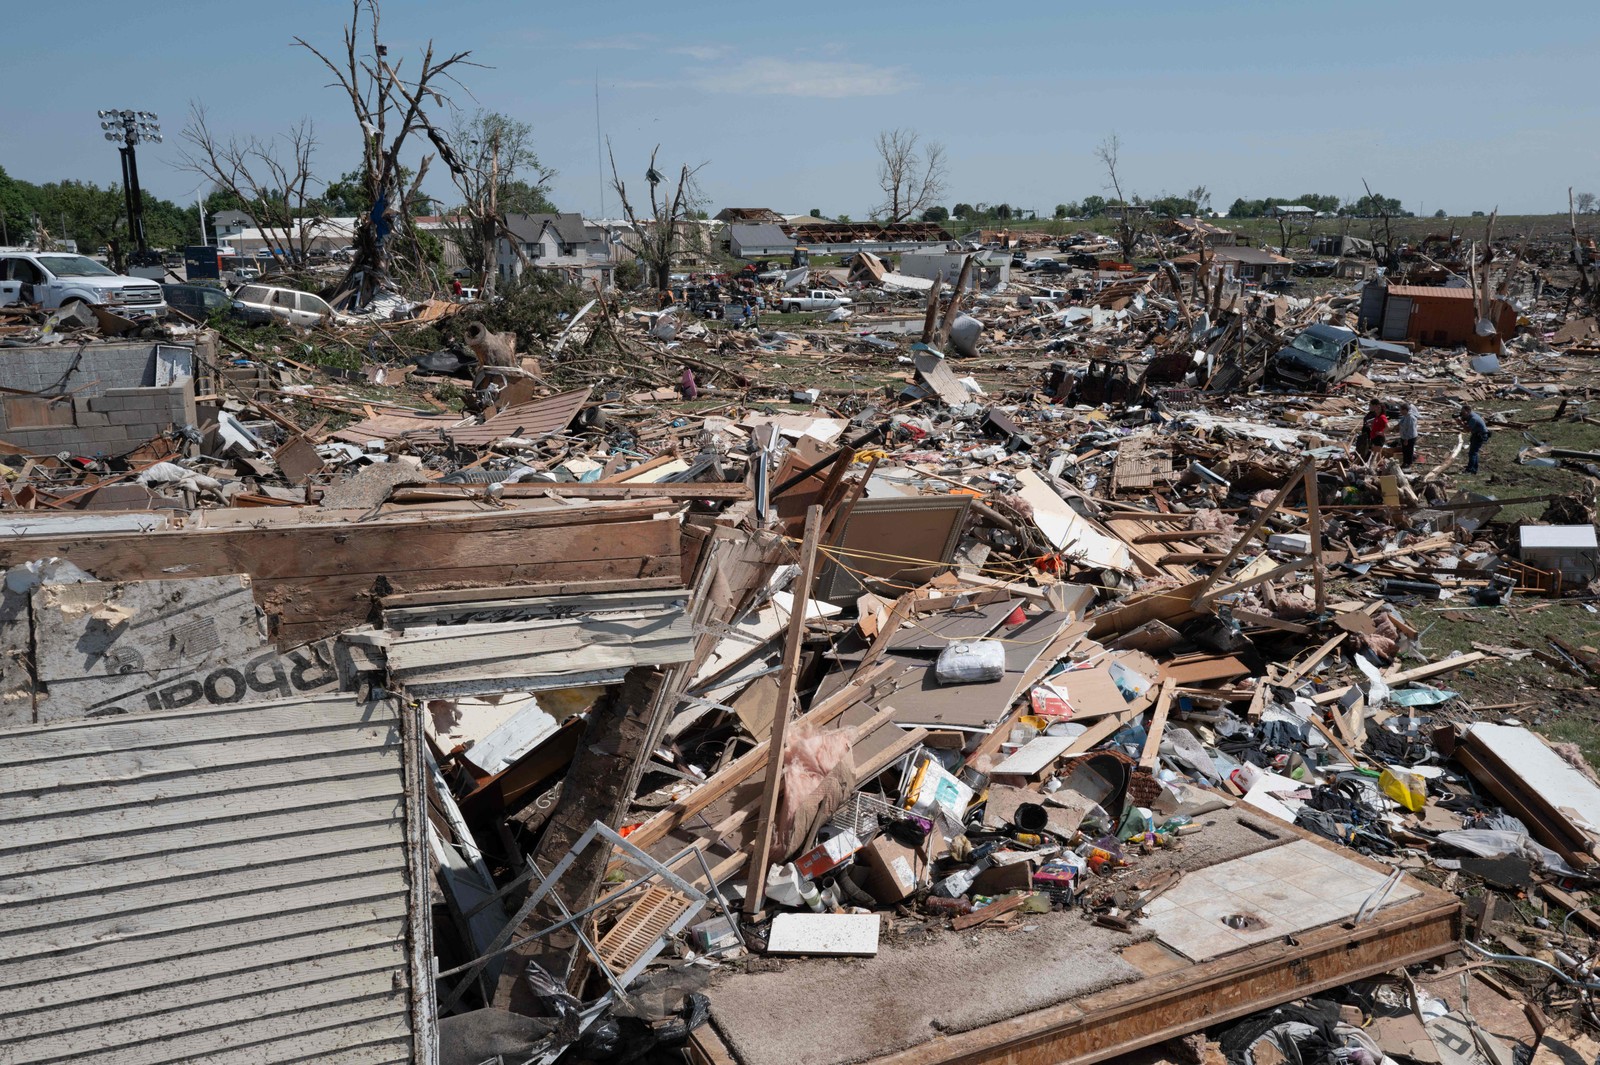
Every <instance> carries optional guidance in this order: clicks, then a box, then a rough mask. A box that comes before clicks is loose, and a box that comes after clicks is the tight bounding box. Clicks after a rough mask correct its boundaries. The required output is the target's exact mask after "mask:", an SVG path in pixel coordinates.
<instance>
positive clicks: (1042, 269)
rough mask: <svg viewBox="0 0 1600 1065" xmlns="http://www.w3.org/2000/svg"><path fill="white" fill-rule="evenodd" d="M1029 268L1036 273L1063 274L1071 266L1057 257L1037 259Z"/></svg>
mask: <svg viewBox="0 0 1600 1065" xmlns="http://www.w3.org/2000/svg"><path fill="white" fill-rule="evenodd" d="M1030 269H1032V270H1033V272H1034V273H1036V274H1064V273H1067V272H1068V271H1070V270H1071V269H1072V267H1070V266H1068V265H1067V264H1066V263H1064V262H1062V261H1061V260H1059V259H1037V260H1035V261H1034V264H1033V266H1032V267H1031V268H1030Z"/></svg>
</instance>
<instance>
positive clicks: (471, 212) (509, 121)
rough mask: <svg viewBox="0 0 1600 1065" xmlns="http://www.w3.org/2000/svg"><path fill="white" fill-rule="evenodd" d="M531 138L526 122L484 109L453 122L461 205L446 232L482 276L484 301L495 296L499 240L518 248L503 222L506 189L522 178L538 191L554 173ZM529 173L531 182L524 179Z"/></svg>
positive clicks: (451, 136)
mask: <svg viewBox="0 0 1600 1065" xmlns="http://www.w3.org/2000/svg"><path fill="white" fill-rule="evenodd" d="M532 136H533V130H532V128H531V127H530V126H529V125H528V124H527V123H526V122H518V121H517V120H516V119H513V118H510V117H508V116H506V115H502V114H495V113H492V112H484V111H479V112H478V113H477V114H476V115H474V116H473V117H472V118H471V119H462V120H458V121H457V123H456V126H455V129H454V130H452V131H451V133H450V134H449V140H450V143H451V144H452V146H453V155H454V157H455V159H456V161H457V165H456V166H453V167H451V168H450V177H451V180H453V181H454V182H455V185H456V188H457V189H458V190H459V191H460V193H461V196H462V204H461V207H460V209H459V210H458V211H456V212H454V214H455V217H453V218H451V219H449V220H448V221H447V232H448V233H449V235H450V238H451V240H452V242H453V243H455V245H456V247H457V248H459V249H460V251H461V258H462V260H463V261H464V262H465V264H466V267H467V269H468V270H471V271H472V272H473V273H474V274H477V275H479V276H480V277H481V278H482V279H483V280H482V282H481V284H482V288H481V291H480V295H481V296H482V298H484V299H490V298H492V297H493V296H494V286H495V266H496V259H497V258H498V256H497V255H496V254H495V247H496V245H497V244H498V243H499V241H500V238H501V237H505V238H506V239H507V241H508V242H509V243H510V244H511V247H512V248H513V249H514V250H516V251H518V252H520V250H521V246H520V244H519V243H518V242H517V241H516V240H515V239H514V238H513V237H512V236H511V232H510V230H509V229H508V228H507V225H506V213H507V200H508V199H509V197H508V196H507V192H508V191H509V190H510V188H511V186H512V184H513V183H514V182H521V183H522V184H524V185H526V186H528V187H529V188H531V189H532V190H533V191H534V192H536V193H540V194H542V193H543V192H545V191H546V190H547V189H548V188H549V183H550V179H551V178H552V177H554V176H555V171H554V170H551V169H549V168H547V167H545V166H543V165H542V164H541V163H540V162H539V158H538V156H536V155H534V153H533V146H532ZM529 177H531V178H532V179H533V180H532V181H531V182H530V181H527V180H526V179H527V178H529Z"/></svg>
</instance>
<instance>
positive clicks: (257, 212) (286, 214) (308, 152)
mask: <svg viewBox="0 0 1600 1065" xmlns="http://www.w3.org/2000/svg"><path fill="white" fill-rule="evenodd" d="M181 136H182V138H183V140H184V141H185V142H187V144H188V147H187V148H184V149H183V150H182V152H181V154H180V155H179V160H180V165H181V166H182V168H183V169H185V170H188V171H190V172H191V173H195V174H199V175H200V176H201V177H204V178H206V179H207V180H209V181H211V182H212V183H213V184H214V185H216V186H218V187H220V188H222V189H224V190H226V191H228V192H230V193H232V194H233V196H234V197H235V198H237V199H238V201H239V202H240V204H242V208H241V209H242V210H243V211H244V213H245V214H247V215H249V217H250V222H251V224H252V225H253V226H254V227H255V228H256V229H257V230H259V231H260V232H261V235H262V237H263V239H265V241H266V242H267V249H268V251H269V252H271V254H272V257H273V259H274V261H276V262H277V263H278V265H279V266H280V267H287V266H288V265H289V263H288V262H286V261H285V259H289V258H296V259H299V260H300V261H302V262H303V261H304V260H305V255H306V251H307V250H308V246H309V244H310V242H311V238H312V235H313V228H314V226H315V223H316V221H317V219H316V218H315V217H314V215H313V213H312V212H310V211H309V210H308V209H307V207H306V204H307V203H308V201H309V200H310V199H311V183H312V181H313V180H314V179H313V177H312V173H311V157H312V155H313V154H315V151H316V145H317V138H316V131H315V129H314V127H313V126H312V124H311V120H310V119H307V118H303V119H301V120H300V122H299V124H297V125H296V126H294V127H293V128H292V129H290V130H289V132H288V133H286V134H279V135H278V136H276V137H273V138H272V139H271V140H266V141H263V140H261V139H259V138H257V137H250V138H248V139H246V140H240V139H238V138H236V137H230V138H228V139H227V140H223V139H222V138H221V137H220V136H218V135H217V134H216V133H215V132H214V131H213V130H212V129H211V126H210V123H209V122H208V120H207V117H206V110H205V108H204V107H203V106H202V105H200V104H190V105H189V122H188V124H187V125H186V126H184V128H183V132H182V134H181Z"/></svg>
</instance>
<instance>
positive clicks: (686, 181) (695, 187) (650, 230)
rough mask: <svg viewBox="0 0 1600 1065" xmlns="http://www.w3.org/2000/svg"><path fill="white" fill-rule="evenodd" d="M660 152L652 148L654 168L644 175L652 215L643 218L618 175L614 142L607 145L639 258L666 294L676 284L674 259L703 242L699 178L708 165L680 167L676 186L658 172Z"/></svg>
mask: <svg viewBox="0 0 1600 1065" xmlns="http://www.w3.org/2000/svg"><path fill="white" fill-rule="evenodd" d="M660 151H661V145H659V144H658V145H656V146H655V147H654V148H652V149H650V165H649V167H647V168H646V169H645V172H644V179H645V182H646V183H647V184H648V185H649V186H650V213H649V214H648V215H645V216H640V215H639V214H638V213H636V212H635V211H634V209H633V201H631V200H630V199H628V186H627V183H626V182H624V181H623V180H622V176H621V175H620V174H619V173H618V172H617V157H616V155H615V154H613V153H612V151H611V143H610V141H609V140H608V141H607V142H606V155H607V156H608V157H610V159H611V187H612V188H613V189H615V190H616V193H617V198H618V199H619V200H621V201H622V213H623V216H624V217H625V218H627V220H628V228H629V229H630V230H631V231H632V232H633V234H634V236H635V237H636V238H638V241H639V258H640V259H643V260H644V263H645V265H646V266H647V267H649V269H650V278H651V281H652V283H653V284H654V285H655V286H656V289H657V290H658V291H661V292H665V291H667V290H668V289H669V288H670V287H671V285H672V260H673V258H674V257H675V256H677V255H679V254H681V253H683V252H684V251H688V250H693V249H694V247H695V245H696V243H697V242H698V240H699V239H700V237H699V234H700V227H699V223H698V222H697V221H696V217H695V216H696V215H697V213H698V212H699V209H700V206H701V204H702V203H703V202H704V200H705V197H704V196H703V195H702V194H701V192H700V186H699V184H698V183H697V182H696V181H695V175H697V174H699V173H700V171H701V169H702V168H703V167H704V166H705V165H706V164H704V163H701V164H700V165H699V166H695V167H690V166H688V165H687V164H686V165H684V166H681V167H679V168H678V179H677V181H676V183H674V184H669V183H668V181H667V178H666V177H665V175H663V174H662V173H661V171H659V170H657V169H656V155H657V154H658V153H659V152H660Z"/></svg>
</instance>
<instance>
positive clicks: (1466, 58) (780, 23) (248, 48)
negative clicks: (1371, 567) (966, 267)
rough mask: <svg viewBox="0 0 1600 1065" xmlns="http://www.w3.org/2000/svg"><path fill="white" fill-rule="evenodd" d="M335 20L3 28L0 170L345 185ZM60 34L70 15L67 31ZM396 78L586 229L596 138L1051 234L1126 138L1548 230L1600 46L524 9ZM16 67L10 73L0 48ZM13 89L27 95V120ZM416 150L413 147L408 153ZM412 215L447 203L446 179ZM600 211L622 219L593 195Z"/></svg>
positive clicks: (1235, 16)
mask: <svg viewBox="0 0 1600 1065" xmlns="http://www.w3.org/2000/svg"><path fill="white" fill-rule="evenodd" d="M348 13H349V5H348V4H347V3H336V2H313V0H278V2H275V3H271V4H239V3H202V2H195V0H167V2H164V3H161V4H143V5H131V4H128V3H126V2H125V0H117V2H110V0H78V2H77V3H74V4H72V5H71V6H70V8H62V7H55V6H54V5H46V4H9V5H7V9H6V37H7V40H8V44H7V45H6V48H5V54H6V61H5V66H6V68H7V71H8V76H7V79H6V81H7V83H8V85H9V86H10V89H11V91H10V92H9V93H8V94H7V97H8V101H9V102H8V105H7V106H6V107H4V108H0V166H4V167H5V168H6V169H7V171H8V172H10V173H11V174H12V175H13V176H15V177H19V178H23V179H26V180H30V181H49V180H55V179H59V178H63V177H76V178H82V179H88V180H94V181H97V182H99V183H102V184H105V183H110V182H113V181H117V180H119V177H118V165H117V159H116V153H115V152H114V151H112V146H111V145H109V144H108V143H106V142H105V141H104V140H103V139H102V137H101V134H100V130H99V128H98V124H97V120H96V119H95V117H94V112H95V111H96V110H98V109H100V108H103V107H131V108H136V109H143V110H149V111H155V112H158V113H159V114H160V115H161V119H162V125H163V126H164V128H165V132H166V134H167V140H166V142H165V143H164V144H161V145H151V146H150V147H149V148H147V149H142V150H141V152H140V173H141V177H142V178H143V180H144V182H145V184H146V187H147V188H149V189H150V190H152V191H154V192H156V193H159V194H160V195H163V196H166V197H169V198H172V199H179V200H186V199H190V198H192V192H193V190H194V189H195V188H196V186H197V185H198V184H199V181H200V179H199V178H197V177H196V176H194V175H192V174H189V173H186V172H183V171H181V170H178V169H177V168H176V167H175V166H174V164H175V162H176V160H177V157H178V148H179V145H178V143H177V142H178V138H177V136H176V134H177V133H178V131H179V130H180V129H181V128H182V126H183V124H184V119H185V115H186V112H187V111H188V108H189V105H190V103H191V102H199V103H203V104H204V105H205V106H206V108H207V109H208V111H209V113H210V119H211V122H212V124H213V127H214V128H215V129H217V130H219V131H224V132H234V133H238V134H241V135H248V134H257V135H270V134H272V133H275V132H278V131H281V130H284V129H286V128H287V127H288V126H289V125H290V124H291V123H293V122H295V121H296V120H298V119H299V118H301V117H302V116H309V117H310V118H311V119H312V120H313V121H314V122H315V124H316V128H317V132H318V136H319V140H320V142H321V146H320V148H319V151H318V156H317V167H318V170H319V173H320V174H321V175H323V176H325V177H330V178H331V177H334V176H337V175H338V174H339V173H340V172H342V171H344V170H347V169H349V168H350V167H351V166H352V165H353V164H354V162H355V161H356V159H357V157H358V153H359V144H358V142H357V140H356V138H355V136H354V130H355V127H354V126H353V124H352V120H351V117H350V113H349V110H348V104H347V103H345V102H343V98H342V97H341V95H340V94H339V92H338V91H337V90H335V89H329V88H327V87H325V83H326V82H327V80H328V78H327V77H326V75H325V72H322V71H321V68H320V65H319V64H317V63H316V61H315V60H314V58H313V57H312V56H311V55H309V54H308V53H306V52H304V51H302V50H300V49H298V48H294V47H292V45H291V38H292V37H293V36H294V35H296V34H299V35H301V36H304V37H306V38H307V39H309V40H311V41H312V42H313V43H316V44H318V45H319V46H325V47H327V48H329V49H334V50H337V49H338V48H339V47H340V32H341V29H340V28H341V25H342V23H343V21H344V20H345V19H346V17H347V16H348ZM64 16H65V17H64ZM383 26H384V33H383V38H384V40H385V41H386V43H387V44H388V46H389V50H390V56H391V58H394V57H396V56H405V57H408V60H407V62H408V66H409V67H414V66H415V64H416V62H417V58H416V55H417V52H418V49H419V48H420V47H421V45H423V44H424V43H425V42H426V41H427V40H428V39H429V38H430V37H431V38H432V39H433V40H434V42H435V46H436V48H437V49H439V50H441V51H448V50H461V49H471V50H472V53H473V56H472V58H473V59H474V60H475V61H477V62H480V63H483V64H485V65H486V68H487V69H469V70H466V71H464V72H463V74H462V80H463V81H464V83H465V84H466V86H467V88H468V89H470V90H471V95H470V96H468V95H467V94H466V93H463V92H461V91H459V90H456V91H455V93H454V95H455V99H456V103H457V104H458V105H460V106H462V107H464V108H467V109H472V108H475V107H479V106H481V107H484V108H487V109H490V110H497V111H503V112H506V113H508V114H510V115H512V116H514V117H516V118H518V119H521V120H523V121H525V122H528V123H530V124H531V125H532V126H533V128H534V137H535V142H536V146H537V150H538V153H539V155H540V157H541V159H542V161H543V162H544V163H545V164H546V165H548V166H551V167H554V168H555V169H556V170H557V171H558V172H559V173H558V176H557V177H556V179H555V181H554V183H553V199H554V200H555V202H556V203H557V204H558V206H560V207H561V208H562V209H565V210H579V211H583V212H585V213H589V214H594V213H596V212H598V211H599V209H600V207H601V189H600V177H599V174H598V172H597V160H596V142H595V79H596V78H597V77H598V79H599V89H600V122H601V126H602V128H603V130H604V132H605V133H606V134H608V135H609V136H610V138H611V142H612V144H613V146H614V148H615V151H616V156H617V161H618V164H619V166H620V167H621V168H622V170H623V172H624V177H625V178H630V177H633V176H634V175H638V174H642V172H643V170H644V166H645V161H646V159H647V158H648V155H649V152H650V149H651V148H652V147H653V146H654V145H655V144H657V143H659V144H660V145H661V161H662V162H663V163H665V164H667V167H671V168H675V167H676V165H677V164H678V163H680V162H686V163H689V164H691V165H693V164H699V163H705V164H706V165H705V168H704V169H703V170H702V171H701V179H702V185H703V188H704V190H705V192H706V194H707V196H708V198H709V200H710V207H711V209H712V210H713V211H715V210H716V209H718V208H720V207H724V206H729V205H736V206H770V207H773V208H775V209H778V210H782V211H794V212H799V211H805V210H809V209H811V208H813V207H815V208H820V209H821V210H822V211H823V212H824V213H825V214H829V215H833V214H837V213H840V212H844V213H847V214H850V215H852V216H854V217H858V218H859V217H864V216H865V215H866V214H867V211H868V209H869V208H870V207H871V206H872V204H873V203H874V202H876V190H875V187H874V165H875V164H874V156H873V151H872V142H873V138H874V136H875V135H876V134H877V132H878V131H880V130H883V129H889V128H894V127H903V128H909V129H915V130H917V131H919V132H920V133H921V135H922V136H923V137H924V138H925V139H931V140H937V141H939V142H941V143H943V144H944V146H945V148H946V151H947V153H948V157H949V163H950V168H949V169H950V180H949V191H948V193H947V194H946V196H945V198H944V202H945V204H946V205H947V206H948V205H950V204H953V203H955V202H957V201H967V202H971V203H977V202H980V201H985V202H990V203H1000V202H1008V203H1011V204H1013V205H1015V206H1022V207H1032V208H1036V209H1038V210H1040V211H1041V212H1047V211H1048V210H1049V209H1050V208H1051V207H1052V206H1053V205H1054V204H1056V203H1059V202H1062V201H1070V200H1077V199H1081V198H1082V197H1083V196H1086V195H1089V194H1092V193H1102V192H1104V188H1103V186H1104V183H1105V179H1104V175H1103V173H1102V172H1101V171H1100V169H1099V167H1098V165H1097V163H1096V162H1095V160H1094V156H1093V152H1094V147H1095V145H1096V144H1098V143H1099V142H1100V141H1101V139H1102V138H1103V137H1105V135H1106V134H1108V133H1111V132H1113V131H1114V132H1116V133H1117V134H1118V135H1119V136H1120V138H1121V141H1122V145H1123V148H1122V165H1123V169H1124V177H1125V191H1131V192H1138V193H1140V194H1142V195H1145V196H1154V195H1159V194H1160V193H1162V192H1164V191H1165V192H1180V191H1183V190H1185V189H1188V188H1190V187H1192V186H1195V185H1201V184H1203V185H1205V186H1207V187H1208V188H1210V189H1211V191H1212V194H1213V202H1214V204H1215V205H1216V206H1217V207H1218V208H1219V209H1225V208H1226V206H1227V205H1228V204H1229V203H1230V202H1232V200H1233V199H1234V198H1235V197H1237V196H1245V197H1250V198H1258V197H1262V196H1268V195H1280V196H1294V195H1298V194H1300V193H1302V192H1319V193H1335V194H1338V195H1340V196H1343V197H1346V198H1353V197H1355V196H1359V195H1360V194H1361V191H1362V188H1361V181H1362V178H1365V179H1366V180H1367V181H1368V182H1370V184H1371V185H1372V188H1373V189H1374V190H1375V191H1378V192H1381V193H1383V194H1385V195H1390V196H1397V197H1399V198H1400V199H1401V200H1403V201H1404V203H1405V205H1406V207H1407V208H1409V209H1411V210H1419V209H1421V210H1424V211H1426V212H1429V213H1431V212H1432V211H1434V210H1435V209H1437V208H1444V209H1446V210H1448V211H1450V212H1452V213H1459V214H1466V213H1468V212H1469V211H1472V210H1488V209H1490V208H1492V207H1495V206H1497V205H1498V206H1499V208H1500V210H1501V212H1502V213H1545V212H1553V211H1558V210H1560V211H1564V210H1565V207H1566V189H1567V186H1568V185H1575V186H1576V187H1577V188H1578V189H1579V190H1580V191H1582V190H1584V189H1589V190H1592V191H1596V192H1600V135H1597V134H1600V123H1597V118H1600V93H1597V92H1596V91H1595V85H1596V81H1595V70H1596V65H1595V57H1596V56H1597V55H1600V22H1597V20H1596V19H1595V18H1594V17H1593V9H1592V7H1590V6H1589V5H1580V4H1578V3H1575V2H1574V3H1567V2H1547V3H1535V4H1521V5H1515V6H1507V5H1504V4H1489V3H1481V2H1477V0H1456V2H1453V3H1436V2H1412V0H1405V2H1402V3H1394V2H1393V0H1387V2H1366V0H1362V2H1351V3H1340V4H1329V3H1323V4H1310V3H1300V2H1296V0H1289V2H1285V3H1276V4H1266V3H1213V4H1202V3H1176V2H1167V0H1148V2H1146V3H1143V4H1138V5H1122V4H1115V3H1105V2H1101V3H1093V4H1091V3H1080V2H1060V0H1058V2H1056V3H1004V4H972V3H953V2H946V0H922V2H918V3H903V2H899V0H888V2H883V0H880V2H878V3H856V4H836V3H819V2H811V3H786V4H757V3H752V2H749V0H745V2H742V3H707V4H676V5H674V4H667V5H663V4H659V3H652V4H644V3H634V2H628V0H622V2H605V3H599V2H590V3H585V4H561V5H551V4H534V3H505V2H488V0H457V2H452V3H448V4H446V3H420V2H416V0H407V2H402V0H387V2H385V3H384V4H383ZM24 42H27V47H21V45H22V44H23V43H24ZM22 86H33V87H35V89H36V90H37V91H34V92H29V93H25V94H19V93H18V91H17V90H18V89H19V87H22ZM422 147H424V145H423V143H422V142H421V140H420V139H419V141H418V148H419V149H421V148H422ZM436 173H437V174H438V176H437V177H433V178H430V180H429V181H428V182H427V184H426V185H425V188H426V189H427V190H428V191H429V192H431V193H433V194H435V195H439V196H441V197H447V196H448V194H449V192H450V191H451V189H450V185H449V182H448V179H447V178H446V177H445V176H444V174H443V171H442V168H441V169H440V170H438V171H436ZM605 207H606V210H607V213H609V214H616V213H618V211H617V204H616V200H615V196H614V195H613V194H611V193H609V191H608V192H607V193H606V197H605Z"/></svg>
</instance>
